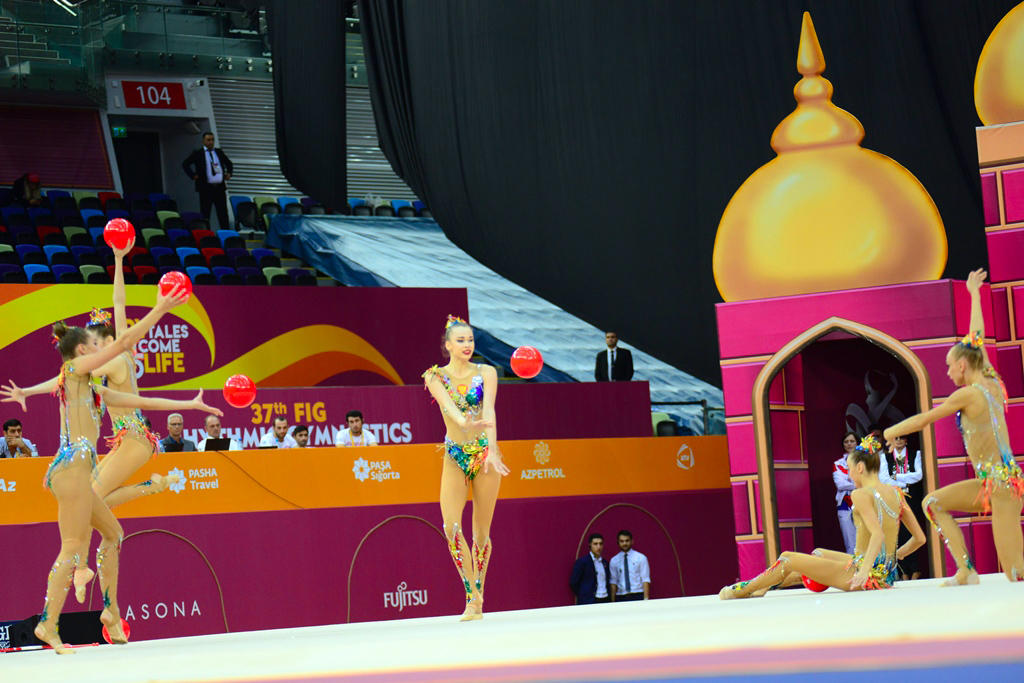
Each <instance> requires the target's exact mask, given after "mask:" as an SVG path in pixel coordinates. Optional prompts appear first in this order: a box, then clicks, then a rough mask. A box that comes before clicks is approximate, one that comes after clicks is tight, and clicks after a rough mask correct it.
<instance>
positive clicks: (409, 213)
mask: <svg viewBox="0 0 1024 683" xmlns="http://www.w3.org/2000/svg"><path fill="white" fill-rule="evenodd" d="M398 217H399V218H415V217H416V209H414V208H412V207H411V206H400V207H398Z"/></svg>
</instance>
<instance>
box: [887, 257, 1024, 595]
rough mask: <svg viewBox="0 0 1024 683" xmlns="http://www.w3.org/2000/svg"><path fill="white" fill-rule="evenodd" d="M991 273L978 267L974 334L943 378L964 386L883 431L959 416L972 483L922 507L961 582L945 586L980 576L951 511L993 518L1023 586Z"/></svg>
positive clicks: (1009, 566) (1001, 547) (938, 494)
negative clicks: (988, 284) (987, 313)
mask: <svg viewBox="0 0 1024 683" xmlns="http://www.w3.org/2000/svg"><path fill="white" fill-rule="evenodd" d="M986 277H988V273H987V272H985V270H984V269H983V268H979V269H978V270H976V271H974V272H973V273H971V274H970V275H969V276H968V277H967V291H968V292H969V293H970V295H971V327H970V330H969V331H968V333H967V336H966V337H964V338H963V339H962V340H961V341H959V342H957V343H956V344H954V345H953V348H951V349H950V350H949V353H947V354H946V366H947V370H946V374H947V375H949V378H950V379H951V380H953V384H955V385H957V386H958V387H960V388H959V389H957V390H956V391H954V392H953V393H952V394H951V395H950V397H949V398H947V399H946V400H945V401H943V402H942V404H941V405H940V406H938V407H936V408H932V409H931V410H929V411H928V412H926V413H920V414H918V415H914V416H913V417H909V418H907V419H906V420H903V421H902V422H900V423H898V424H895V425H893V426H892V427H889V428H888V429H886V430H885V432H884V434H883V436H884V437H885V440H886V441H887V442H889V443H892V442H893V440H894V439H896V437H899V436H903V435H904V434H912V433H914V432H917V431H920V430H922V429H924V428H925V427H927V426H928V425H930V424H932V423H933V422H936V421H938V420H940V419H942V418H944V417H948V416H950V415H953V414H954V413H955V414H956V416H957V427H959V429H960V433H961V434H962V435H963V439H964V449H965V450H966V451H967V457H968V458H970V461H971V465H973V466H974V472H975V478H974V479H965V480H963V481H958V482H956V483H955V484H950V485H949V486H943V487H942V488H941V489H939V490H938V491H935V492H933V493H931V494H929V495H926V496H925V499H924V502H923V503H922V507H923V508H924V513H925V514H926V515H927V516H928V519H929V520H931V522H932V524H933V525H934V526H935V528H936V529H937V530H938V532H939V534H940V535H941V536H942V537H943V539H944V540H945V542H946V548H948V549H949V552H950V554H951V555H952V556H953V560H954V561H955V562H956V575H955V576H953V577H952V578H951V579H949V580H948V581H946V584H945V585H964V584H968V583H978V572H977V571H976V570H975V569H974V563H972V562H971V558H970V556H969V555H968V554H967V544H966V543H965V542H964V535H963V533H962V532H961V531H960V525H959V524H957V523H956V520H955V519H953V516H952V515H951V514H950V513H949V511H950V510H960V511H961V512H972V513H976V514H977V513H982V514H985V513H988V512H991V513H992V540H993V541H995V545H996V554H997V555H998V557H999V564H1000V565H1001V566H1002V568H1003V573H1004V574H1005V575H1006V578H1008V579H1009V580H1010V581H1024V538H1022V536H1021V528H1020V513H1021V499H1022V497H1024V475H1022V474H1021V469H1020V466H1019V465H1017V462H1016V460H1014V457H1013V451H1011V450H1010V436H1009V433H1008V431H1007V429H1006V416H1005V414H1006V410H1007V402H1006V398H1007V397H1006V388H1005V387H1004V386H1003V383H1002V380H1000V379H999V375H998V374H997V373H996V371H995V369H994V368H993V367H992V364H991V363H990V362H989V359H988V354H986V353H985V319H984V317H983V316H982V311H981V285H982V283H984V282H985V278H986Z"/></svg>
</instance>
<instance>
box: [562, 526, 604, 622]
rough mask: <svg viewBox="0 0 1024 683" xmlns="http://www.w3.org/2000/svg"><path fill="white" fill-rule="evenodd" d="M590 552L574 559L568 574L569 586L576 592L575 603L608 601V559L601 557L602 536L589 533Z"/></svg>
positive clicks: (587, 603)
mask: <svg viewBox="0 0 1024 683" xmlns="http://www.w3.org/2000/svg"><path fill="white" fill-rule="evenodd" d="M587 543H588V544H589V545H590V552H588V553H587V554H586V555H584V556H583V557H581V558H580V559H578V560H576V563H575V564H573V566H572V574H570V575H569V587H570V588H572V592H573V593H575V594H576V604H577V605H590V604H593V603H595V602H608V601H609V600H611V597H610V595H609V593H608V575H609V571H608V560H606V559H604V558H603V557H601V553H602V552H603V551H604V536H602V535H601V534H590V538H589V539H587Z"/></svg>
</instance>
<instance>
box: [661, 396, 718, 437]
mask: <svg viewBox="0 0 1024 683" xmlns="http://www.w3.org/2000/svg"><path fill="white" fill-rule="evenodd" d="M655 406H700V407H701V413H702V416H703V422H704V431H703V434H705V435H706V434H711V433H712V432H711V414H712V413H716V412H721V413H722V414H723V415H724V413H725V408H721V407H718V406H709V405H708V401H707V399H701V400H699V401H652V402H651V408H654V407H655ZM714 433H715V434H717V433H719V432H714ZM721 433H722V434H724V433H725V432H724V430H723V431H722V432H721Z"/></svg>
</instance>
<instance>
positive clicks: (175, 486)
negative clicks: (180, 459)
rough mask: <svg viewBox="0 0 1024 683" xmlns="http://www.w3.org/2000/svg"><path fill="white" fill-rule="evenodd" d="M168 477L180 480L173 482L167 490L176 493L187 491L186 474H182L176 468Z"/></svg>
mask: <svg viewBox="0 0 1024 683" xmlns="http://www.w3.org/2000/svg"><path fill="white" fill-rule="evenodd" d="M167 476H168V478H171V477H177V478H178V479H177V481H172V482H171V483H170V485H169V486H168V487H167V488H169V489H170V490H172V491H174V492H175V493H181V492H182V491H184V490H185V482H186V481H188V478H187V477H185V473H184V472H182V471H181V470H180V469H179V468H177V467H175V468H174V469H173V470H171V471H170V472H168V473H167Z"/></svg>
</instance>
